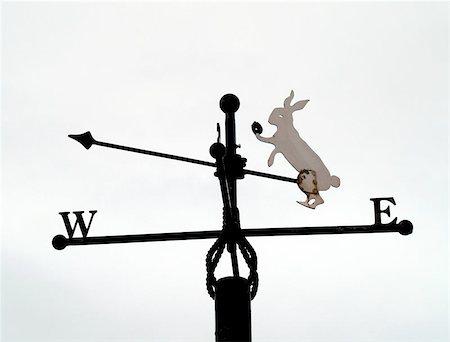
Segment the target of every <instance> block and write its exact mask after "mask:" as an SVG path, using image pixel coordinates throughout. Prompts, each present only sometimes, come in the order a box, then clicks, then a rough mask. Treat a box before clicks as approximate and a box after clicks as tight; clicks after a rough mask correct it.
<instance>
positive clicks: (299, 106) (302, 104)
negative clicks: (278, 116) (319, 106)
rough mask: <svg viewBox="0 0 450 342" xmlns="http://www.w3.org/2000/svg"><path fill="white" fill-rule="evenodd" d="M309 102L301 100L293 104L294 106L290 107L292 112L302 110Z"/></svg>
mask: <svg viewBox="0 0 450 342" xmlns="http://www.w3.org/2000/svg"><path fill="white" fill-rule="evenodd" d="M308 101H309V100H302V101H298V102H296V103H294V105H293V106H292V107H291V108H292V111H293V112H295V111H296V110H300V109H303V107H305V106H306V104H307V103H308Z"/></svg>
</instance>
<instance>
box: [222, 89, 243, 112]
mask: <svg viewBox="0 0 450 342" xmlns="http://www.w3.org/2000/svg"><path fill="white" fill-rule="evenodd" d="M220 109H222V112H224V113H226V114H231V113H236V112H237V110H238V109H239V99H238V98H237V96H236V95H233V94H226V95H224V96H222V98H221V99H220Z"/></svg>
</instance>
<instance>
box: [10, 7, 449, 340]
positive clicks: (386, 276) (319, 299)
mask: <svg viewBox="0 0 450 342" xmlns="http://www.w3.org/2000/svg"><path fill="white" fill-rule="evenodd" d="M2 7H3V8H2V41H3V48H2V124H1V126H2V269H1V270H2V277H1V280H2V282H1V284H2V288H1V299H2V304H1V306H2V326H1V331H2V335H1V337H2V341H64V342H66V341H95V342H96V341H100V340H102V341H109V340H114V341H141V340H142V341H213V340H214V302H213V300H212V299H211V298H210V297H209V296H208V294H207V291H206V286H205V277H206V270H205V257H206V253H207V251H208V249H209V248H210V246H211V245H212V243H213V240H202V241H180V242H157V243H153V242H152V243H139V244H127V245H108V246H81V247H77V246H75V247H70V248H66V249H65V250H63V251H56V250H54V249H53V248H52V246H51V240H52V238H53V236H55V235H57V234H65V227H64V224H63V221H62V219H61V217H60V215H58V212H60V211H74V210H86V211H88V210H98V213H97V214H96V216H95V217H94V219H93V223H92V226H91V230H90V232H89V235H91V236H94V235H117V234H139V233H159V232H161V233H162V232H173V231H189V230H210V229H220V228H221V224H222V223H221V215H222V213H221V212H222V207H221V195H220V189H219V182H218V180H217V178H215V177H214V176H213V173H214V170H213V169H212V168H210V167H206V166H199V165H193V164H183V163H180V162H178V161H173V160H165V159H160V158H154V157H150V156H145V155H138V154H133V153H127V152H123V151H118V150H109V149H106V148H103V147H99V146H93V147H92V148H91V149H90V150H88V151H87V150H85V149H84V148H83V147H82V146H81V145H79V144H78V143H76V142H74V141H73V140H71V139H69V138H68V137H67V135H68V134H77V133H83V132H85V131H88V130H89V131H91V132H92V134H93V136H94V137H95V138H96V139H97V140H100V141H105V142H111V143H117V144H123V145H128V146H134V147H139V148H147V149H151V150H155V151H160V152H166V153H172V154H179V155H185V156H188V157H192V158H197V159H202V160H208V161H212V158H211V157H210V155H209V146H210V145H211V144H212V143H213V142H214V141H215V140H216V138H217V133H216V123H217V122H220V123H221V124H222V127H223V119H224V115H223V113H222V112H221V111H220V109H219V106H218V104H219V100H220V98H221V97H222V96H223V95H224V94H226V93H234V94H236V95H237V96H238V97H239V98H240V101H241V108H240V110H239V111H238V113H237V114H236V121H237V142H238V144H241V146H242V147H241V148H240V149H239V150H238V152H239V153H241V154H242V155H243V156H244V157H245V158H247V159H248V162H247V167H248V168H249V169H252V170H259V171H262V172H270V173H275V174H279V175H283V176H287V177H296V176H297V174H296V171H295V170H294V169H293V168H292V167H291V166H290V165H289V163H288V162H287V161H286V160H284V158H283V157H282V156H281V155H278V156H277V157H276V159H275V163H274V165H273V166H272V167H270V168H269V167H268V166H267V158H268V157H269V154H270V152H271V150H272V147H271V146H270V145H268V144H264V143H262V142H259V141H258V140H257V139H256V138H255V136H254V135H253V133H252V131H251V129H250V126H251V123H252V122H253V121H258V122H260V123H261V124H262V126H263V128H264V134H263V135H266V136H269V135H271V134H273V133H274V132H275V127H274V126H271V125H269V124H268V123H267V119H268V116H269V114H270V112H271V111H272V109H273V108H275V107H279V106H281V105H282V104H283V101H284V99H285V98H286V97H287V96H288V95H289V92H290V91H291V89H292V90H294V91H295V98H294V100H295V101H297V100H303V99H309V100H310V101H309V103H308V104H307V106H306V107H305V108H304V109H303V110H301V111H300V112H297V113H295V114H294V125H295V126H296V128H297V130H298V131H299V132H300V135H301V136H302V138H303V139H304V140H305V141H306V142H307V143H308V144H309V145H310V146H311V147H312V148H313V149H314V150H315V151H316V152H317V153H318V154H319V156H320V157H321V158H322V160H323V161H324V162H325V164H326V165H327V167H328V169H329V170H330V172H331V173H332V174H335V175H337V176H339V177H340V179H341V186H340V187H339V188H337V189H336V188H331V189H330V190H328V191H325V192H323V193H322V197H323V198H324V200H325V203H324V204H323V205H321V206H319V207H318V208H317V209H315V210H311V209H308V208H305V207H302V206H300V205H299V204H298V203H297V202H296V201H297V200H303V199H304V194H303V193H302V192H301V191H300V190H299V189H298V188H297V186H296V185H295V184H293V183H284V182H280V181H276V180H269V179H264V178H258V177H254V176H246V178H245V179H244V180H242V181H239V182H238V204H239V208H240V213H241V224H242V227H244V228H252V227H260V228H262V227H290V226H292V227H301V226H320V225H338V224H346V225H350V224H358V225H359V224H371V223H373V221H374V218H373V204H372V202H370V200H369V199H370V198H372V197H390V196H392V197H394V198H395V201H396V203H397V205H396V206H393V205H391V212H392V215H393V216H394V217H398V219H399V220H403V219H408V220H410V221H411V222H413V224H414V232H413V234H411V235H409V236H402V235H400V234H397V233H391V234H378V235H377V234H365V235H343V236H331V235H330V236H297V237H265V238H264V237H258V238H251V239H249V240H250V242H251V244H252V245H253V246H254V248H255V249H256V252H257V254H258V262H259V264H258V269H259V276H260V288H259V292H258V294H257V296H256V298H255V299H254V301H253V302H252V331H253V338H254V341H255V342H256V341H267V342H268V341H311V342H313V341H314V342H318V341H320V342H337V341H355V342H369V341H370V342H387V341H389V342H393V341H399V342H400V341H402V342H406V341H408V342H411V341H416V342H419V341H420V342H423V341H426V342H444V341H447V340H448V311H447V309H448V270H447V268H448V231H447V229H448V111H447V110H448V88H447V81H448V50H447V45H448V5H447V3H445V2H441V3H431V4H430V3H418V2H416V3H392V2H380V3H344V2H334V3H315V4H312V3H296V2H289V3H269V2H266V3H256V2H255V3H253V2H242V3H241V2H234V3H221V4H207V3H142V2H139V3H134V4H127V3H121V2H115V3H97V4H91V3H81V2H80V3H56V2H49V3H28V2H6V3H3V6H2ZM383 220H384V222H388V221H389V220H390V219H389V218H387V217H386V216H383ZM241 267H242V270H244V269H245V268H244V267H243V265H242V264H241ZM230 274H231V270H230V267H229V255H228V254H224V255H223V257H222V259H221V262H220V264H219V268H218V271H217V277H220V276H225V275H230Z"/></svg>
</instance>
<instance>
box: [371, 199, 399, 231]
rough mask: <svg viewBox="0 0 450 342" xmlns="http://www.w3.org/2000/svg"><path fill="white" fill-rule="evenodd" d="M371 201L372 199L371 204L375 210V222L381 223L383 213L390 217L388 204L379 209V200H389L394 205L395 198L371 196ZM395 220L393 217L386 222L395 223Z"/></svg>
mask: <svg viewBox="0 0 450 342" xmlns="http://www.w3.org/2000/svg"><path fill="white" fill-rule="evenodd" d="M370 200H371V201H373V206H374V210H375V224H383V223H381V214H382V213H385V214H386V215H387V216H388V217H391V210H390V208H389V206H388V207H387V208H386V209H384V210H381V206H380V202H381V201H389V202H391V203H392V204H393V205H395V200H394V198H393V197H382V198H371V199H370ZM396 222H397V218H395V219H393V220H392V221H391V222H389V223H387V224H391V223H394V224H395V223H396Z"/></svg>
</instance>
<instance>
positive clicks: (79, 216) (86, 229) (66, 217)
mask: <svg viewBox="0 0 450 342" xmlns="http://www.w3.org/2000/svg"><path fill="white" fill-rule="evenodd" d="M89 212H90V213H91V219H90V221H89V224H88V226H87V227H86V224H85V223H84V219H83V213H84V211H74V212H73V213H74V214H75V216H76V218H77V220H76V221H75V224H74V226H73V228H72V225H71V224H70V220H69V214H70V212H69V211H65V212H61V213H59V215H61V216H62V218H63V220H64V225H65V226H66V229H67V234H69V239H71V238H72V237H73V233H74V232H75V229H76V228H77V225H79V226H80V229H81V234H82V235H83V238H85V237H86V236H87V234H88V232H89V228H90V227H91V223H92V219H93V218H94V215H95V213H96V212H97V210H89Z"/></svg>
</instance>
